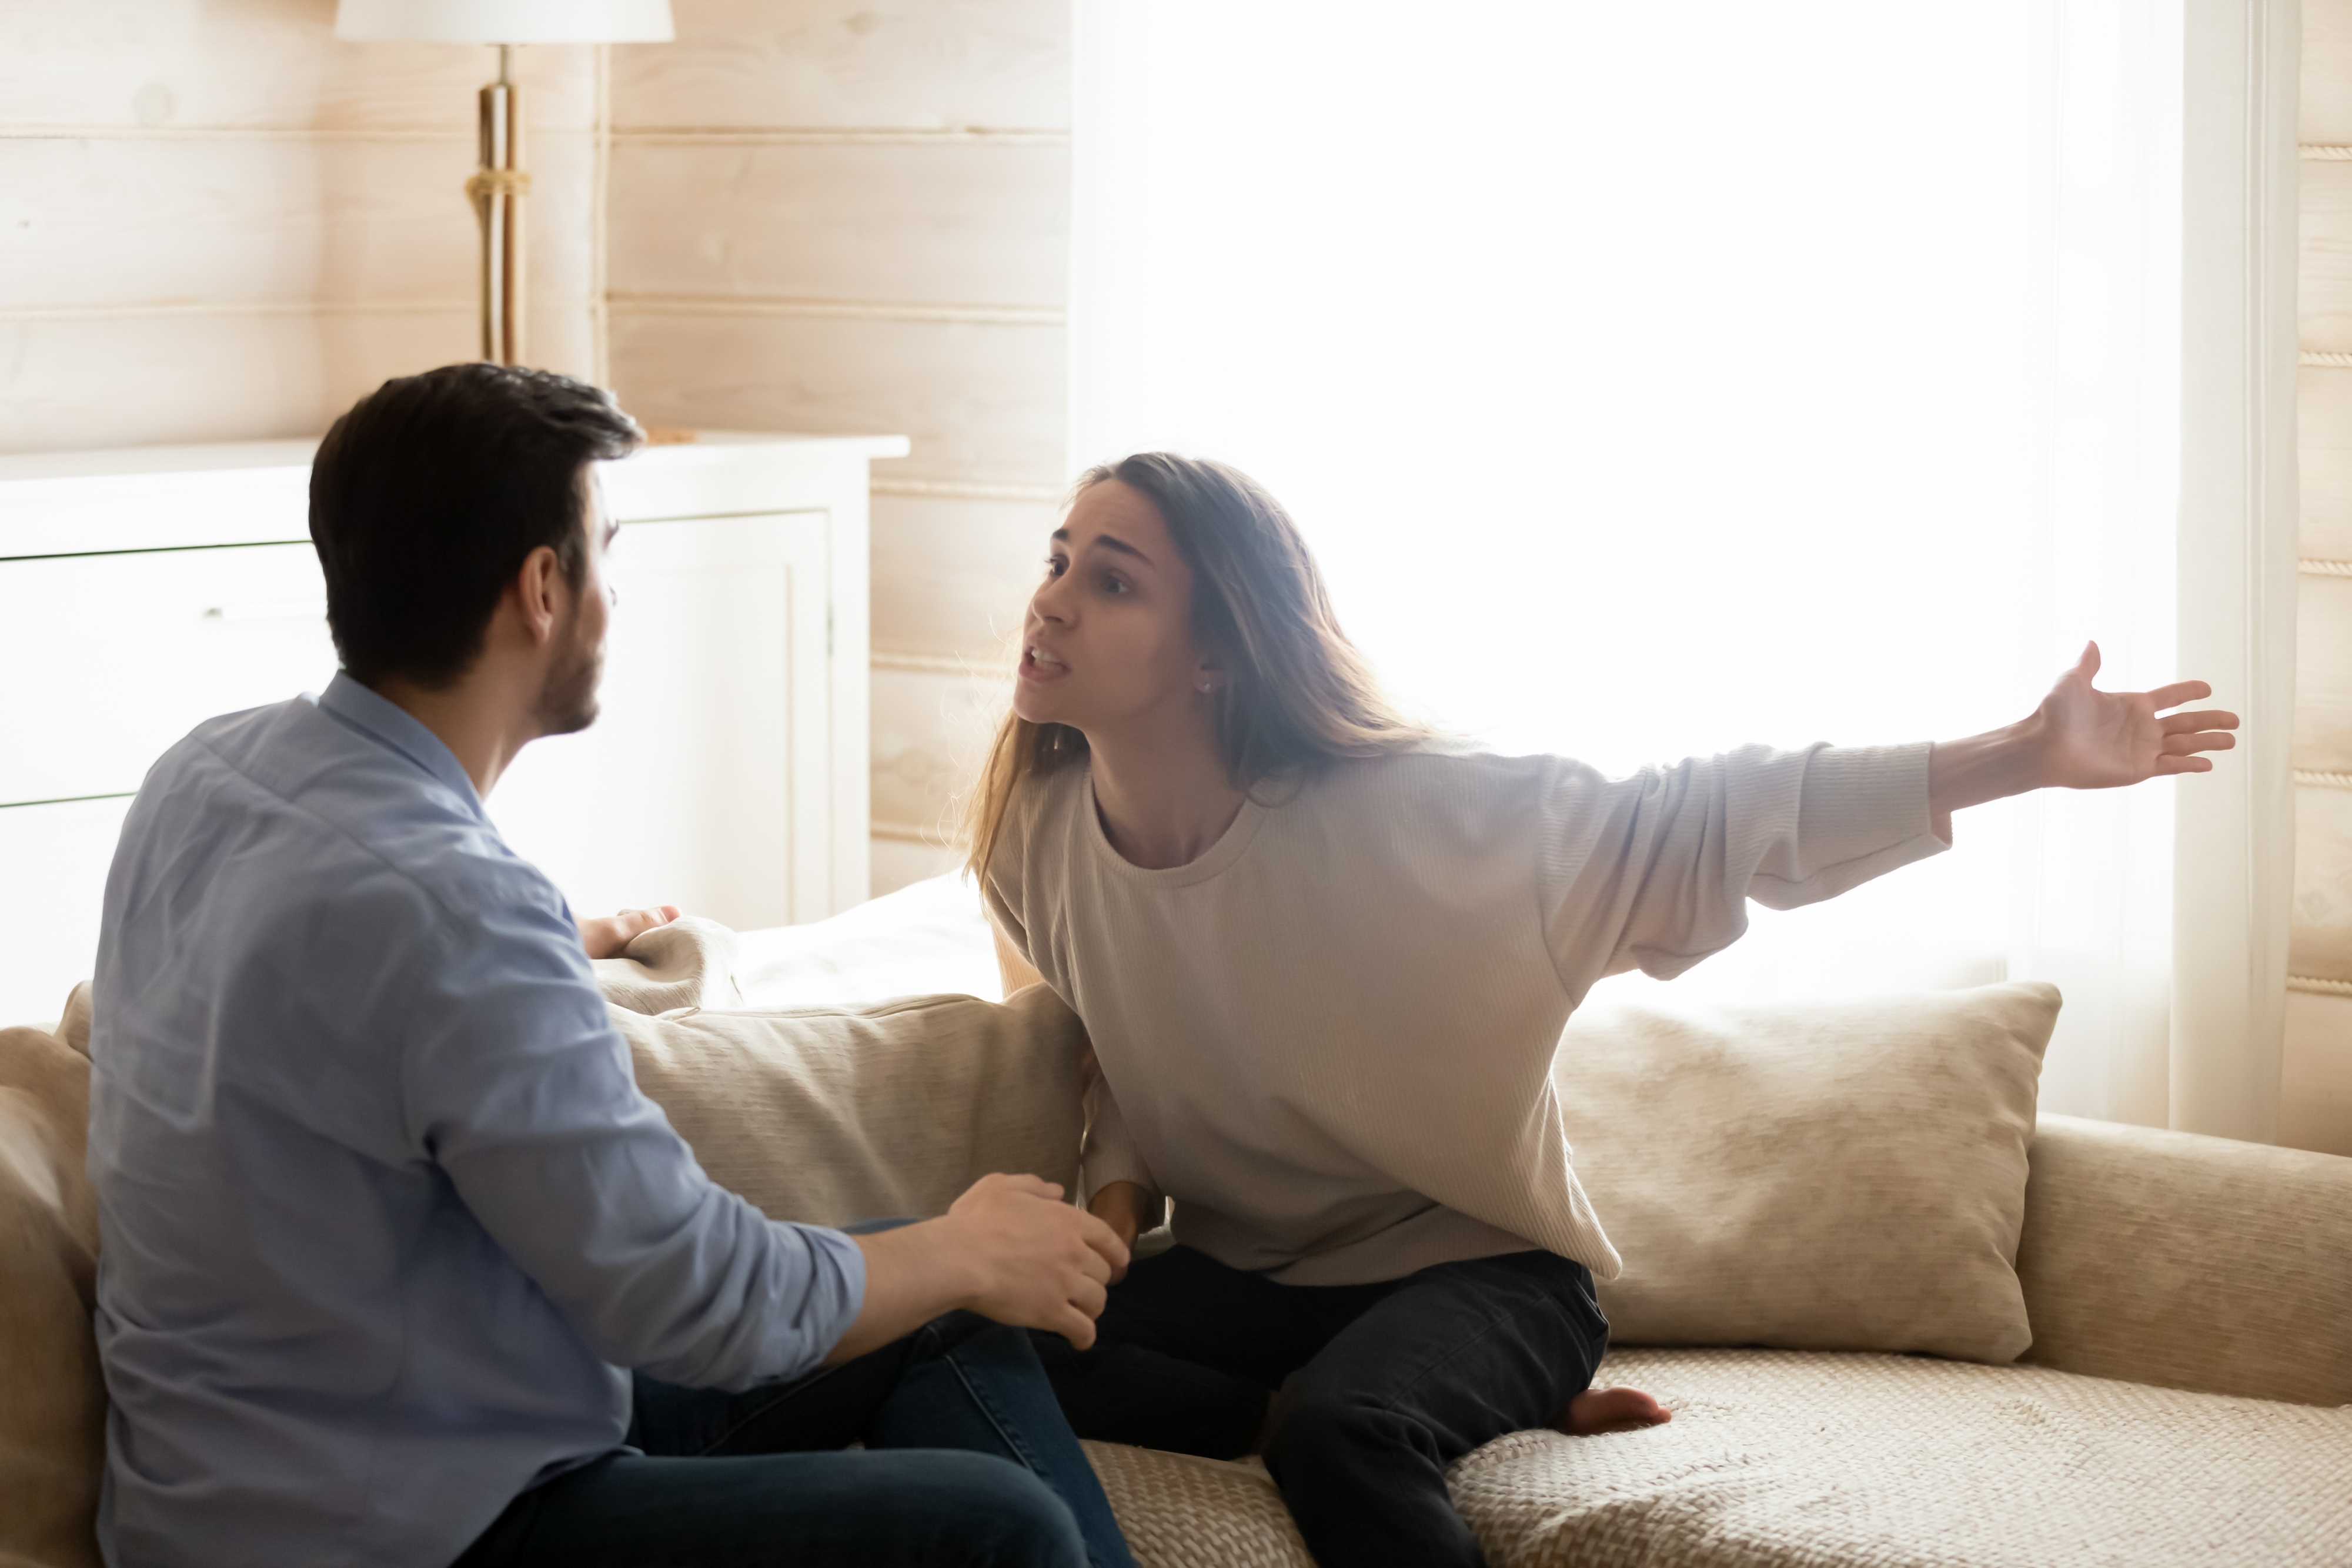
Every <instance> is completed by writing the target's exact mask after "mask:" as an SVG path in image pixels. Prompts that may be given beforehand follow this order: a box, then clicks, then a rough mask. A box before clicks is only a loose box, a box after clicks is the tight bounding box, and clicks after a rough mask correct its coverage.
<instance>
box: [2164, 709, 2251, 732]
mask: <svg viewBox="0 0 2352 1568" xmlns="http://www.w3.org/2000/svg"><path fill="white" fill-rule="evenodd" d="M2156 722H2157V723H2158V724H2159V725H2161V726H2163V727H2164V732H2165V733H2166V734H2167V735H2177V734H2179V732H2180V731H2182V730H2189V729H2235V728H2237V727H2238V716H2237V715H2236V714H2233V713H2231V712H2230V711H2229V710H2228V709H2227V708H2217V707H2216V708H2202V709H2200V710H2199V711H2197V712H2196V713H2175V714H2167V715H2165V716H2163V717H2162V718H2160V719H2158V720H2157V721H2156Z"/></svg>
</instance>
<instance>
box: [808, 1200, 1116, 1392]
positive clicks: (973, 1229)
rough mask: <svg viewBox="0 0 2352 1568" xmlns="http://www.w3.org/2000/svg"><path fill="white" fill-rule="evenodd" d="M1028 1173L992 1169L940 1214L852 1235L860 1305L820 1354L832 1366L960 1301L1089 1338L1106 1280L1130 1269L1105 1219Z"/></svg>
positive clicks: (1073, 1337)
mask: <svg viewBox="0 0 2352 1568" xmlns="http://www.w3.org/2000/svg"><path fill="white" fill-rule="evenodd" d="M1061 1199H1062V1189H1061V1187H1060V1186H1057V1185H1056V1184H1055V1183H1053V1182H1049V1181H1041V1180H1039V1179H1038V1178H1037V1177H1035V1176H982V1177H981V1178H980V1180H978V1181H977V1182H974V1183H973V1184H972V1185H971V1188H970V1190H968V1191H967V1192H965V1193H964V1195H963V1196H962V1197H959V1198H957V1199H956V1200H955V1203H954V1205H953V1206H952V1207H950V1208H949V1210H948V1211H947V1213H946V1214H945V1215H943V1216H941V1217H940V1218H938V1219H929V1220H925V1221H924V1222H923V1223H921V1224H919V1225H907V1226H901V1227H899V1228H898V1229H896V1230H877V1231H874V1232H871V1233H869V1234H866V1235H863V1236H856V1237H853V1238H851V1239H852V1240H854V1241H856V1243H857V1245H858V1248H859V1249H860V1250H861V1251H863V1252H864V1253H865V1254H866V1304H865V1306H864V1307H863V1308H862V1309H860V1310H859V1312H858V1314H857V1321H856V1322H855V1323H852V1324H851V1325H850V1328H849V1332H848V1333H845V1334H844V1335H843V1336H842V1337H841V1342H840V1343H838V1344H835V1346H834V1347H833V1349H832V1351H831V1352H830V1353H828V1354H826V1356H825V1362H826V1364H828V1365H835V1366H837V1365H839V1364H841V1363H843V1362H845V1361H850V1360H854V1359H855V1358H856V1357H858V1356H860V1355H863V1354H866V1352H867V1351H870V1350H878V1349H880V1348H881V1347H882V1346H884V1345H886V1344H888V1343H890V1342H891V1341H892V1340H895V1339H898V1338H899V1337H901V1336H902V1335H905V1334H908V1333H913V1332H914V1331H915V1330H917V1329H919V1328H920V1327H922V1325H923V1324H925V1323H927V1322H930V1321H931V1320H932V1319H933V1318H935V1317H938V1316H939V1315H940V1313H941V1312H952V1311H954V1310H955V1309H957V1308H959V1307H961V1308H963V1309H965V1310H967V1311H970V1312H978V1313H980V1314H981V1315H982V1317H989V1318H994V1319H995V1320H996V1321H997V1322H1001V1323H1012V1324H1013V1325H1014V1326H1016V1327H1019V1328H1033V1329H1050V1330H1051V1331H1053V1332H1054V1333H1058V1334H1060V1335H1061V1336H1062V1337H1063V1338H1065V1339H1066V1340H1068V1341H1069V1342H1070V1343H1072V1344H1073V1345H1076V1347H1077V1348H1078V1349H1080V1350H1085V1349H1086V1348H1087V1346H1089V1345H1091V1344H1093V1343H1094V1342H1095V1319H1096V1318H1097V1316H1099V1315H1100V1314H1101V1312H1102V1309H1103V1299H1104V1290H1105V1287H1106V1286H1108V1284H1109V1283H1110V1281H1111V1279H1112V1277H1113V1275H1114V1273H1116V1272H1123V1271H1124V1270H1126V1268H1127V1247H1126V1244H1125V1243H1123V1242H1121V1241H1120V1240H1119V1239H1118V1237H1117V1236H1115V1235H1113V1234H1112V1233H1111V1230H1110V1228H1109V1227H1108V1226H1107V1225H1105V1224H1104V1223H1103V1222H1102V1221H1101V1220H1099V1219H1097V1218H1095V1217H1094V1216H1092V1215H1090V1214H1085V1213H1081V1212H1080V1211H1079V1210H1077V1209H1076V1208H1073V1207H1070V1206H1069V1205H1068V1204H1066V1203H1064V1202H1063V1201H1062V1200H1061Z"/></svg>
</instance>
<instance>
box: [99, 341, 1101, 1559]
mask: <svg viewBox="0 0 2352 1568" xmlns="http://www.w3.org/2000/svg"><path fill="white" fill-rule="evenodd" d="M636 439H637V433H636V428H635V425H634V424H633V423H631V422H630V420H629V419H628V417H627V416H626V415H625V414H623V413H620V412H619V410H618V409H616V408H614V406H613V405H612V403H611V402H610V400H609V399H608V398H607V397H606V396H605V394H604V393H602V392H597V391H595V390H594V389H593V388H589V387H585V386H583V385H581V384H580V383H578V382H570V381H567V380H565V379H564V378H562V377H559V376H553V375H550V374H547V373H545V372H540V371H517V370H509V369H504V368H500V367H496V366H491V365H481V364H474V365H459V366H451V367H448V368H446V369H444V370H440V371H433V372H431V373H429V374H426V375H422V376H414V377H408V378H404V379H401V380H397V381H393V382H387V383H385V385H384V386H383V388H382V389H380V390H379V391H377V392H373V393H371V394H370V395H369V396H367V397H366V398H363V399H362V400H361V402H359V403H358V404H357V405H356V406H355V407H354V408H352V411H351V412H350V413H347V414H345V415H344V416H343V418H342V419H341V420H340V421H338V422H337V423H336V425H335V427H334V428H333V430H331V432H329V434H328V435H327V438H326V440H325V442H324V444H322V445H321V446H320V450H319V455H318V459H317V463H316V465H315V467H314V469H313V472H312V476H311V492H310V496H311V500H310V506H311V517H310V528H311V536H312V538H313V539H314V541H315V542H316V544H317V546H318V549H319V557H320V562H321V563H322V565H323V566H324V568H325V574H326V580H327V603H328V620H329V622H330V624H331V628H332V630H333V632H334V636H335V645H336V649H337V651H338V653H340V654H341V659H342V664H343V670H342V672H341V674H337V675H336V676H335V678H334V680H333V681H332V683H331V684H330V685H329V686H328V687H327V689H326V691H325V692H324V693H323V694H321V695H320V696H318V697H317V698H316V699H312V698H309V697H302V698H298V699H296V700H294V701H290V702H287V703H283V704H279V705H278V706H274V707H265V708H257V709H254V710H253V711H251V712H247V713H240V714H231V715H228V716H225V717H222V718H217V719H214V720H211V721H209V722H207V723H205V724H204V725H201V726H199V727H197V728H196V730H195V731H194V733H193V734H191V735H190V736H189V737H187V738H186V739H185V740H183V741H182V742H180V744H179V745H177V746H175V747H173V748H172V749H171V750H170V751H169V752H167V753H165V754H164V756H163V758H162V759H161V760H160V761H158V762H157V763H156V764H155V766H154V768H153V769H152V771H151V772H150V773H149V774H148V776H147V779H146V782H145V784H144V786H143V787H142V789H141V790H140V792H139V798H138V800H136V802H134V804H133V805H132V807H131V812H130V815H129V817H128V819H127V820H126V821H125V822H124V825H123V831H122V839H121V846H120V848H119V849H118V851H117V852H116V856H115V861H114V867H113V871H112V873H111V874H110V877H109V878H108V882H107V891H106V917H105V926H104V934H103V937H102V939H101V942H100V950H99V962H98V977H97V983H96V988H95V993H94V994H95V1018H94V1022H93V1026H92V1030H91V1056H92V1060H93V1063H94V1067H95V1071H94V1075H93V1079H92V1084H91V1103H90V1143H89V1166H90V1174H91V1178H92V1180H93V1182H94V1184H95V1186H96V1189H97V1192H98V1196H99V1202H100V1220H101V1225H102V1232H103V1251H102V1258H101V1261H100V1275H99V1307H98V1314H97V1326H98V1335H99V1344H100V1354H101V1355H102V1358H103V1361H104V1364H105V1370H106V1378H107V1386H108V1390H109V1392H110V1395H111V1396H112V1412H111V1414H110V1417H109V1424H108V1431H107V1473H106V1490H105V1494H104V1498H103V1500H102V1503H101V1506H100V1519H99V1531H100V1543H101V1545H102V1547H103V1550H104V1552H105V1555H106V1558H107V1561H108V1562H109V1563H110V1564H111V1565H112V1568H179V1565H182V1564H185V1565H189V1568H194V1565H198V1564H217V1565H224V1568H341V1565H347V1564H348V1565H352V1568H373V1565H381V1568H437V1565H440V1564H447V1563H453V1562H461V1563H464V1564H466V1565H467V1568H510V1565H511V1568H526V1565H533V1568H535V1565H537V1564H541V1563H547V1564H553V1563H562V1564H564V1565H565V1568H598V1565H602V1564H612V1565H614V1568H619V1565H621V1564H635V1565H639V1568H648V1565H655V1564H659V1565H665V1568H693V1565H695V1564H702V1563H709V1564H720V1563H724V1564H730V1565H735V1564H751V1563H767V1562H777V1563H783V1562H791V1563H876V1564H883V1563H942V1564H944V1563H1005V1564H1012V1563H1023V1564H1028V1563H1036V1564H1046V1563H1052V1564H1056V1565H1063V1568H1067V1565H1072V1564H1076V1563H1082V1562H1086V1561H1088V1560H1091V1561H1092V1562H1093V1563H1095V1564H1096V1565H1097V1568H1129V1558H1128V1556H1127V1552H1126V1549H1125V1547H1124V1545H1123V1544H1122V1543H1121V1542H1120V1541H1119V1537H1118V1526H1117V1524H1116V1522H1115V1521H1113V1520H1112V1518H1111V1515H1110V1511H1109V1508H1108V1503H1107V1502H1106V1501H1105V1500H1104V1498H1103V1496H1102V1492H1101V1490H1100V1488H1099V1487H1098V1486H1097V1484H1096V1482H1095V1479H1094V1476H1093V1473H1092V1471H1091V1470H1090V1469H1088V1468H1087V1462H1086V1459H1085V1458H1084V1456H1083V1455H1082V1454H1081V1453H1080V1452H1079V1450H1078V1448H1077V1446H1076V1441H1075V1440H1074V1439H1073V1438H1072V1437H1070V1435H1069V1431H1068V1428H1067V1427H1066V1426H1064V1425H1063V1423H1062V1420H1061V1417H1060V1416H1059V1414H1058V1412H1057V1411H1056V1410H1055V1406H1054V1402H1053V1396H1052V1394H1051V1392H1050V1390H1049V1389H1047V1387H1046V1385H1045V1382H1044V1380H1043V1376H1042V1375H1041V1374H1040V1373H1039V1371H1038V1369H1037V1366H1036V1364H1035V1362H1034V1354H1033V1353H1032V1352H1031V1351H1030V1350H1029V1348H1028V1341H1027V1339H1026V1336H1025V1334H1024V1333H1023V1332H1022V1327H1021V1326H1031V1327H1039V1328H1046V1329H1052V1330H1055V1331H1058V1332H1061V1333H1066V1334H1067V1335H1068V1336H1069V1337H1070V1338H1071V1339H1072V1341H1073V1342H1074V1343H1079V1344H1081V1345H1083V1344H1085V1343H1090V1342H1091V1340H1092V1337H1093V1322H1092V1320H1093V1318H1094V1315H1095V1314H1096V1313H1097V1312H1099V1311H1100V1310H1101V1308H1102V1303H1103V1287H1104V1282H1105V1281H1107V1280H1108V1278H1109V1276H1110V1274H1111V1272H1112V1270H1114V1269H1116V1268H1118V1267H1119V1266H1121V1265H1123V1264H1124V1262H1125V1261H1126V1251H1125V1249H1124V1248H1123V1247H1122V1246H1121V1245H1120V1244H1119V1243H1118V1240H1117V1239H1116V1238H1114V1237H1113V1236H1112V1235H1111V1234H1110V1233H1109V1231H1108V1228H1105V1227H1104V1226H1102V1225H1101V1224H1100V1223H1099V1222H1098V1221H1095V1220H1093V1219H1092V1218H1090V1217H1089V1216H1087V1215H1086V1214H1084V1213H1082V1212H1080V1211H1078V1210H1077V1209H1075V1208H1073V1207H1069V1206H1068V1205H1066V1204H1064V1203H1061V1202H1058V1201H1056V1200H1057V1199H1058V1197H1059V1196H1060V1194H1059V1190H1058V1189H1057V1188H1055V1187H1054V1186H1051V1185H1050V1184H1047V1183H1045V1182H1042V1181H1039V1180H1037V1179H1036V1178H1034V1177H1030V1176H991V1177H989V1178H987V1179H986V1180H984V1181H982V1182H981V1183H980V1184H978V1185H977V1186H974V1187H973V1188H972V1189H971V1191H970V1192H969V1193H967V1194H965V1195H964V1197H962V1198H961V1199H960V1200H958V1202H957V1203H956V1205H955V1206H954V1207H953V1208H952V1209H951V1210H950V1213H949V1214H948V1215H946V1216H945V1217H943V1218H938V1219H934V1220H930V1221H928V1222H925V1223H921V1224H917V1225H910V1226H906V1227H902V1228H896V1229H884V1230H877V1231H874V1232H871V1233H867V1234H862V1235H856V1236H852V1235H848V1234H845V1233H843V1232H841V1231H838V1230H831V1229H824V1228H816V1227H811V1226H801V1225H790V1224H781V1223H777V1222H773V1221H771V1220H769V1219H768V1218H764V1217H763V1216H762V1215H761V1213H760V1212H759V1211H758V1210H757V1209H755V1208H753V1207H751V1205H750V1204H749V1203H747V1202H745V1201H744V1200H743V1199H741V1198H740V1197H736V1196H735V1195H733V1194H731V1193H729V1192H726V1191H724V1190H722V1189H720V1188H719V1187H717V1186H713V1185H712V1184H711V1182H710V1180H709V1177H707V1176H705V1175H704V1174H703V1172H702V1170H701V1168H700V1166H698V1165H697V1164H696V1162H695V1159H694V1156H693V1155H692V1153H691V1152H690V1151H689V1150H688V1148H687V1147H686V1145H684V1144H683V1143H682V1142H681V1141H680V1140H679V1139H678V1137H677V1134H676V1133H675V1132H673V1131H672V1130H671V1128H670V1126H669V1124H668V1122H667V1119H666V1118H665V1117H664V1116H663V1114H662V1113H661V1112H660V1110H659V1109H657V1108H656V1106H655V1105H653V1104H652V1103H650V1102H649V1101H647V1100H646V1098H645V1097H644V1096H643V1095H642V1094H640V1093H639V1092H638V1091H637V1088H636V1084H635V1078H634V1076H633V1074H632V1072H631V1070H630V1064H629V1055H628V1051H627V1048H626V1047H625V1045H624V1044H623V1042H622V1040H621V1038H620V1036H619V1034H618V1033H617V1032H616V1031H615V1030H614V1028H613V1026H612V1024H611V1022H610V1020H609V1019H608V1018H607V1017H606V1014H605V1009H604V1000H603V998H602V997H601V995H600V994H599V992H598V991H597V988H596V986H595V983H594V979H593V974H592V971H591V970H590V967H589V958H590V956H591V953H590V951H589V950H588V948H587V947H586V946H583V931H582V929H581V928H578V927H575V925H574V924H573V920H572V914H571V912H570V910H569V909H568V908H567V907H566V906H565V904H564V901H563V899H562V895H561V894H558V893H557V892H556V890H555V888H554V887H553V886H552V885H551V884H550V883H548V881H547V879H546V878H545V877H544V876H542V875H541V873H539V872H538V871H537V870H536V869H534V868H533V867H531V866H530V864H528V863H526V862H523V861H521V860H519V859H517V858H516V857H515V856H514V855H513V854H512V853H511V852H509V850H508V849H507V848H506V846H505V845H504V844H503V843H502V842H501V841H500V840H499V834H498V831H497V829H496V828H495V827H493V826H492V825H491V823H490V821H489V819H488V817H487V816H486V815H485V814H484V811H483V806H482V802H483V800H485V799H486V798H487V797H488V794H489V793H490V789H491V788H492V786H493V785H495V784H496V783H497V781H498V779H499V774H500V773H501V772H502V771H503V770H504V769H505V768H506V767H507V765H508V764H509V763H510V762H511V761H512V760H513V758H514V757H515V755H516V753H517V752H518V751H520V749H521V747H523V746H525V745H526V744H528V743H529V742H530V741H531V740H532V739H534V738H536V737H540V736H543V735H554V734H562V733H564V732H567V731H570V730H575V729H578V728H580V727H583V726H585V725H587V724H588V723H590V722H591V721H592V720H593V718H594V716H595V712H596V685H597V677H598V674H599V673H600V670H601V665H602V659H603V644H604V626H605V619H606V613H607V609H608V596H607V593H606V591H605V588H604V580H603V573H602V566H601V558H602V556H603V554H604V549H605V547H606V546H607V545H608V544H609V543H610V541H611V538H612V536H613V532H614V529H613V526H612V524H611V523H610V522H609V521H608V520H607V519H606V517H605V516H604V509H603V506H602V502H601V499H600V498H599V494H598V490H597V486H596V485H595V482H594V479H593V463H594V462H595V461H596V460H598V459H609V458H614V457H619V456H622V455H625V454H626V453H627V452H628V451H629V450H631V449H632V448H633V447H634V446H635V443H636ZM634 929H635V927H622V928H619V929H614V928H613V925H612V923H610V922H603V923H591V928H590V930H589V931H588V934H587V937H586V940H587V941H588V942H589V943H592V944H595V945H597V946H605V947H612V948H614V949H615V950H616V949H617V946H618V944H619V943H621V942H623V941H625V939H626V937H627V936H629V935H632V934H633V931H634ZM599 956H601V954H600V955H599ZM959 1309H969V1310H968V1311H960V1310H959ZM990 1320H994V1321H993V1322H991V1321H990ZM1001 1325H1019V1326H1001ZM624 1369H629V1370H624ZM632 1371H634V1372H635V1374H636V1375H635V1378H634V1379H633V1377H632V1375H631V1372H632ZM859 1440H862V1441H863V1442H864V1443H865V1444H866V1450H865V1451H863V1452H843V1451H839V1450H841V1449H843V1448H845V1446H846V1445H848V1444H850V1443H852V1442H856V1441H859Z"/></svg>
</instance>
